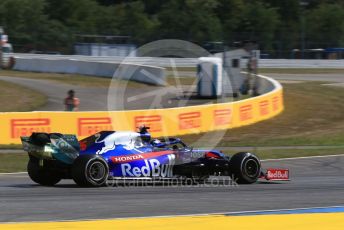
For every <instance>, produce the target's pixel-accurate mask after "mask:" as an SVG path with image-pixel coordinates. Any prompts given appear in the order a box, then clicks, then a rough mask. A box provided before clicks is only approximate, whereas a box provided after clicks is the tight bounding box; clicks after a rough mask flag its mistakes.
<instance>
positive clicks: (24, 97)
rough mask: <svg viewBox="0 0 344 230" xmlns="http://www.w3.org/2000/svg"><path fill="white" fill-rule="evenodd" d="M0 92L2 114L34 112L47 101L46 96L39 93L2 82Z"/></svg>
mask: <svg viewBox="0 0 344 230" xmlns="http://www.w3.org/2000/svg"><path fill="white" fill-rule="evenodd" d="M0 74H2V71H1V72H0ZM0 92H1V93H0V112H24V111H32V110H35V109H37V108H39V107H41V106H43V105H44V104H45V103H46V101H47V98H46V96H44V95H43V94H41V93H39V92H37V91H34V90H31V89H28V88H25V87H23V86H19V85H16V84H13V83H9V82H5V81H0ZM14 102H15V103H14Z"/></svg>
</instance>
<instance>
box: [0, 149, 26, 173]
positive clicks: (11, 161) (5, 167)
mask: <svg viewBox="0 0 344 230" xmlns="http://www.w3.org/2000/svg"><path fill="white" fill-rule="evenodd" d="M28 160H29V156H28V155H27V153H0V173H8V172H24V171H26V166H27V162H28Z"/></svg>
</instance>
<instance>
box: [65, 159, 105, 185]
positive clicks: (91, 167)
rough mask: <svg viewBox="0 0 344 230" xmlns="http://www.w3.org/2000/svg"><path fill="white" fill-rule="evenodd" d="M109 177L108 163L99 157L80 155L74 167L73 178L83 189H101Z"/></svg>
mask: <svg viewBox="0 0 344 230" xmlns="http://www.w3.org/2000/svg"><path fill="white" fill-rule="evenodd" d="M108 176H109V167H108V165H107V163H106V161H105V160H104V159H103V158H102V157H101V156H98V155H80V156H78V157H77V158H76V159H75V161H74V163H73V166H72V178H73V180H74V181H75V183H76V184H77V185H79V186H81V187H100V186H102V185H104V184H105V183H106V181H107V179H108Z"/></svg>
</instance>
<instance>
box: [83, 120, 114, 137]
mask: <svg viewBox="0 0 344 230" xmlns="http://www.w3.org/2000/svg"><path fill="white" fill-rule="evenodd" d="M112 129H113V128H112V125H111V118H110V117H93V118H78V135H79V136H89V135H92V134H95V133H97V132H100V131H103V130H112Z"/></svg>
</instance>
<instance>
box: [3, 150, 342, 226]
mask: <svg viewBox="0 0 344 230" xmlns="http://www.w3.org/2000/svg"><path fill="white" fill-rule="evenodd" d="M343 163H344V155H333V156H323V157H304V158H290V159H282V160H266V161H263V162H262V164H263V167H264V168H268V167H286V168H289V169H290V171H291V181H289V182H275V183H272V182H264V181H261V182H258V183H256V184H252V185H235V186H228V185H227V186H224V185H213V186H209V185H203V186H202V185H193V186H191V185H184V186H182V185H171V186H162V185H156V186H154V185H147V186H117V187H103V188H79V187H77V186H76V185H75V184H74V183H73V182H72V181H68V180H64V181H61V182H60V183H59V184H57V186H55V187H42V186H38V185H36V184H34V183H33V182H32V181H31V180H30V179H29V178H28V176H27V174H26V173H17V174H1V175H0V221H1V222H2V223H1V224H0V229H31V228H32V229H33V228H34V229H58V228H65V227H70V228H76V229H94V228H96V227H97V228H98V227H99V228H103V229H110V228H113V227H114V226H116V228H117V227H118V228H121V227H123V228H125V229H126V228H129V227H130V228H131V229H133V228H134V229H135V228H136V227H137V228H138V227H140V228H142V229H146V228H149V229H158V228H160V229H161V228H166V229H169V228H177V227H181V228H190V229H191V228H192V229H196V228H197V229H199V228H201V229H202V228H206V227H207V228H208V227H210V226H212V227H215V226H216V227H221V228H224V227H227V228H228V226H231V227H233V228H235V227H236V226H237V227H239V226H241V227H242V228H241V229H249V228H250V229H251V228H253V227H254V226H259V227H260V229H263V228H264V229H276V228H278V229H291V228H292V229H343V228H342V227H343V226H344V218H343V217H344V214H343V209H342V208H340V207H341V206H343V205H344V200H343V197H344V178H343V176H342V175H344V169H343V167H342V165H343ZM334 206H335V207H337V208H330V209H314V208H313V207H334ZM303 208H311V209H310V211H304V212H306V213H303V212H302V211H297V210H296V211H289V212H277V213H274V212H258V213H257V212H256V211H257V210H285V209H303ZM248 211H254V212H253V213H250V212H248ZM240 213H241V214H240ZM310 213H313V214H310ZM317 213H322V214H317ZM324 213H326V214H324ZM205 214H206V215H205ZM180 215H187V216H180ZM162 216H164V217H162ZM32 221H36V222H32ZM37 221H38V222H37ZM13 222H17V223H16V224H15V223H13ZM168 223H169V224H168ZM325 224H326V225H325ZM320 227H321V228H320Z"/></svg>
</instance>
